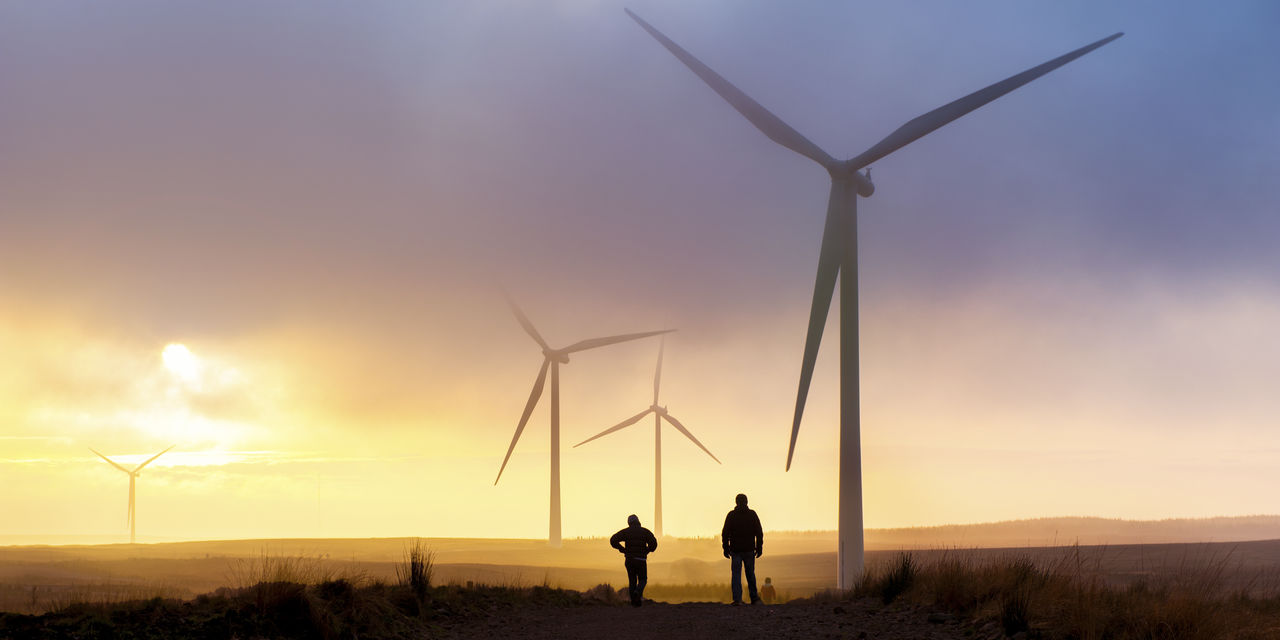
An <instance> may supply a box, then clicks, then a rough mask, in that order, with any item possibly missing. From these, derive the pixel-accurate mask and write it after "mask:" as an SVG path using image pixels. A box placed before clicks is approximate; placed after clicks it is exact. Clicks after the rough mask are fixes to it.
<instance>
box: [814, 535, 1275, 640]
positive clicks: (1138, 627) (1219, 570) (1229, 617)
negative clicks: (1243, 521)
mask: <svg viewBox="0 0 1280 640" xmlns="http://www.w3.org/2000/svg"><path fill="white" fill-rule="evenodd" d="M1237 574H1238V570H1237V569H1236V568H1234V567H1233V565H1232V563H1231V558H1230V554H1227V555H1226V556H1222V557H1215V556H1209V557H1201V558H1191V557H1187V558H1183V559H1182V561H1181V563H1180V565H1179V566H1177V567H1172V568H1164V569H1163V570H1161V571H1153V572H1152V573H1151V575H1149V576H1142V577H1138V578H1136V579H1133V580H1130V581H1127V582H1125V581H1121V580H1117V579H1115V577H1114V576H1109V575H1108V574H1107V573H1106V572H1104V571H1103V566H1102V562H1101V561H1100V560H1096V559H1095V560H1094V561H1092V562H1085V561H1082V560H1081V557H1080V553H1079V549H1078V548H1072V549H1069V550H1068V551H1067V552H1066V553H1064V554H1063V555H1062V556H1061V557H1060V558H1058V559H1056V560H1052V561H1048V562H1043V563H1036V562H1034V561H1033V560H1032V559H1030V558H1027V557H1024V556H1019V555H1016V554H1011V555H1008V556H1005V557H1000V558H996V559H993V560H989V561H986V562H980V561H975V560H970V559H966V558H964V557H962V554H959V553H957V554H955V555H952V554H942V555H941V556H937V557H934V558H932V559H930V560H928V561H924V562H921V561H917V560H915V559H913V558H912V556H911V555H910V554H906V553H904V554H899V555H898V556H896V557H895V558H894V559H892V560H891V561H889V562H887V563H885V564H882V565H879V566H873V567H869V568H868V571H867V572H866V574H865V575H864V577H863V579H862V581H861V582H860V583H859V584H858V586H857V587H856V588H855V589H854V590H853V591H852V592H850V593H848V594H846V597H875V598H879V599H881V600H882V601H883V602H885V603H889V602H893V601H896V600H902V601H905V602H907V603H910V604H912V605H916V606H924V607H927V608H929V609H931V610H937V611H942V612H947V613H952V614H955V615H957V616H961V617H963V618H967V619H970V620H972V621H974V623H975V624H976V626H977V628H978V629H980V630H985V632H986V633H988V634H989V635H990V637H992V638H995V637H1004V636H1013V635H1015V634H1018V633H1025V634H1027V636H1028V637H1031V638H1036V637H1044V638H1072V639H1080V640H1094V639H1104V638H1106V639H1116V640H1128V639H1133V640H1138V639H1142V640H1156V639H1170V640H1173V639H1178V640H1201V639H1203V640H1210V639H1214V640H1217V639H1222V638H1238V639H1242V640H1243V639H1252V638H1278V637H1280V593H1277V592H1275V591H1274V590H1270V591H1267V590H1263V589H1261V588H1259V587H1258V586H1257V585H1258V584H1261V583H1262V582H1263V581H1262V580H1259V581H1255V583H1254V584H1250V585H1249V586H1248V587H1246V588H1237V587H1233V586H1232V583H1231V582H1230V581H1229V580H1228V576H1230V575H1237ZM836 595H837V594H827V596H826V597H827V598H831V597H834V596H836Z"/></svg>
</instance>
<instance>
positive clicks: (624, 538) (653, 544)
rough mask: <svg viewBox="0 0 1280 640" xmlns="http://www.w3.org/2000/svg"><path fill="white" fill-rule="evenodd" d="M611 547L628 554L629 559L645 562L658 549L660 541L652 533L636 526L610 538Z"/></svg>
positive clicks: (629, 527)
mask: <svg viewBox="0 0 1280 640" xmlns="http://www.w3.org/2000/svg"><path fill="white" fill-rule="evenodd" d="M609 546H611V547H613V548H614V549H617V550H618V551H621V552H622V553H624V554H626V556H627V557H628V558H639V559H641V560H643V559H644V558H645V556H647V555H649V554H650V553H651V552H653V551H656V550H657V549H658V539H657V538H655V537H653V532H652V531H650V530H648V529H646V528H644V527H642V526H640V525H638V524H634V525H631V526H628V527H627V528H626V529H623V530H622V531H619V532H617V533H615V534H613V537H611V538H609Z"/></svg>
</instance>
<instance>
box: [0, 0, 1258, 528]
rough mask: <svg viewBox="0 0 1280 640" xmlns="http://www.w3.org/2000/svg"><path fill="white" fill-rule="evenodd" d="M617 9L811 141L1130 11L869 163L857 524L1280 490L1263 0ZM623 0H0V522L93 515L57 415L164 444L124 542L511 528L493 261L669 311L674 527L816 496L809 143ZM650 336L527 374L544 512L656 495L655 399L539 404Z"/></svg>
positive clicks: (78, 443)
mask: <svg viewBox="0 0 1280 640" xmlns="http://www.w3.org/2000/svg"><path fill="white" fill-rule="evenodd" d="M629 2H630V4H627V5H625V6H628V7H630V8H631V9H632V10H634V11H635V12H636V13H637V14H639V15H640V16H642V17H644V18H645V19H646V20H648V21H649V22H650V23H652V24H653V25H654V26H655V27H657V28H658V29H660V30H662V31H663V32H664V33H665V34H666V35H667V36H669V37H670V38H672V39H673V40H675V41H676V42H677V43H679V44H681V45H682V46H683V47H685V48H686V49H688V50H689V51H690V52H691V53H693V54H694V55H695V56H698V57H699V58H700V59H701V60H702V61H703V62H705V63H706V64H708V65H709V66H710V67H712V68H713V69H715V70H717V71H718V72H720V73H721V74H722V75H723V76H725V77H726V78H728V79H729V80H730V81H731V82H733V83H735V84H736V85H737V86H738V87H739V88H741V89H742V90H743V91H745V92H746V93H748V94H749V95H751V96H753V97H754V98H755V99H756V100H758V101H759V102H760V103H762V104H763V105H764V106H766V107H767V108H769V109H770V110H772V111H773V112H774V113H775V114H777V115H778V116H779V117H781V118H782V119H783V120H785V121H787V122H788V123H789V124H791V125H792V126H793V127H794V128H796V129H797V130H798V131H800V132H801V133H803V134H804V135H805V136H806V137H808V138H809V139H811V140H813V141H814V142H815V143H816V144H818V146H820V147H822V148H823V149H825V150H826V151H827V152H829V153H831V154H832V155H834V156H837V157H841V158H845V157H851V156H853V155H856V154H857V153H859V152H861V151H862V150H863V149H865V148H866V147H868V146H870V145H871V144H873V143H875V142H876V141H878V140H879V139H880V138H881V137H883V136H884V135H886V134H888V133H889V132H890V131H892V130H893V129H895V128H896V127H897V126H898V125H900V124H902V123H903V122H905V121H907V120H909V119H911V118H913V117H915V116H917V115H919V114H922V113H924V112H926V111H929V110H931V109H933V108H935V107H937V106H939V105H941V104H944V103H946V102H949V101H951V100H953V99H955V98H957V97H960V96H962V95H965V94H967V93H969V92H971V91H973V90H976V89H978V88H981V87H983V86H985V85H987V84H990V83H992V82H995V81H997V80H1000V79H1003V78H1005V77H1007V76H1009V75H1012V74H1014V73H1017V72H1019V71H1022V70H1023V69H1026V68H1029V67H1031V66H1034V65H1036V64H1039V63H1041V62H1043V61H1045V60H1048V59H1050V58H1053V57H1056V56H1058V55H1060V54H1062V53H1065V52H1066V51H1069V50H1072V49H1075V48H1077V47H1080V46H1082V45H1084V44H1087V43H1089V42H1092V41H1094V40H1097V39H1099V38H1102V37H1105V36H1107V35H1110V34H1112V33H1114V32H1117V31H1124V32H1125V33H1126V35H1125V36H1124V37H1123V38H1120V39H1119V40H1117V41H1115V42H1113V43H1111V44H1109V45H1107V46H1105V47H1103V48H1101V49H1099V50H1097V51H1095V52H1093V53H1090V54H1089V55H1087V56H1085V57H1083V58H1081V59H1079V60H1077V61H1075V62H1072V63H1071V64H1069V65H1067V66H1066V67H1063V68H1062V69H1059V70H1057V71H1054V72H1053V73H1051V74H1049V75H1047V76H1045V77H1043V78H1041V79H1039V80H1036V81H1034V82H1033V83H1031V84H1029V85H1027V86H1026V87H1023V88H1021V89H1019V90H1017V91H1015V92H1013V93H1011V94H1009V95H1007V96H1005V97H1003V98H1001V99H999V100H997V101H996V102H994V103H992V104H990V105H987V106H985V107H983V108H981V109H980V110H978V111H976V112H974V113H972V114H970V115H967V116H965V117H963V118H961V119H960V120H958V121H956V122H954V123H952V124H950V125H948V126H947V127H945V128H943V129H941V130H939V131H937V132H935V133H932V134H930V135H929V136H927V137H925V138H922V139H920V140H918V141H916V142H914V143H912V144H910V145H909V146H907V147H905V148H903V149H901V150H899V151H897V152H896V153H894V154H892V155H891V156H889V157H887V158H884V159H883V160H881V161H879V162H877V163H875V165H874V166H873V167H872V170H873V179H874V180H875V183H876V187H877V190H876V193H875V194H874V195H873V196H872V197H870V198H867V199H863V200H861V202H860V203H859V234H860V239H859V242H860V246H859V248H860V265H859V267H860V274H859V282H860V286H861V291H862V298H861V305H862V306H861V310H862V315H861V324H860V326H861V333H862V335H861V345H862V357H861V371H862V381H861V385H862V398H863V406H862V444H863V461H864V466H863V477H864V482H865V507H864V512H865V518H866V525H867V526H869V527H899V526H922V525H936V524H950V523H970V522H985V521H993V520H1005V519H1014V518H1033V517H1041V516H1066V515H1091V516H1104V517H1116V518H1129V519H1149V518H1166V517H1207V516H1218V515H1247V514H1258V513H1276V512H1277V506H1276V502H1275V498H1274V487H1275V486H1276V485H1277V484H1280V466H1277V465H1275V464H1274V461H1275V460H1276V459H1277V457H1280V439H1278V438H1277V436H1276V431H1275V427H1276V426H1277V418H1276V416H1277V415H1280V394H1276V393H1275V384H1276V381H1277V380H1280V339H1277V337H1276V333H1275V327H1277V326H1280V277H1277V276H1280V251H1277V250H1276V248H1277V246H1276V245H1277V244H1278V243H1280V216H1277V215H1276V214H1277V213H1278V212H1280V188H1278V187H1277V186H1276V185H1277V184H1278V183H1277V181H1276V180H1275V179H1274V176H1275V175H1276V174H1277V173H1278V172H1280V84H1277V83H1276V82H1275V78H1276V77H1280V41H1277V40H1276V39H1275V37H1274V30H1275V26H1276V25H1277V24H1280V6H1277V5H1276V4H1275V3H1273V2H1270V1H1269V0H1256V1H1241V2H1234V3H1227V4H1225V5H1224V4H1222V3H1210V2H1190V3H1180V4H1178V6H1177V7H1176V8H1174V7H1173V6H1172V5H1170V4H1168V3H1165V2H1155V1H1153V0H1149V1H1135V2H1125V3H1116V2H1106V1H1103V0H1085V1H1082V2H1070V3H1038V2H1025V1H1018V2H1015V1H1012V0H1010V1H995V0H983V1H980V2H966V3H960V2H946V1H942V0H930V1H921V2H912V3H897V2H864V1H851V2H819V1H814V2H802V3H770V2H755V1H749V2H740V1H730V0H706V1H704V2H698V3H688V2H675V1H670V0H629ZM623 7H624V4H622V3H620V2H613V1H608V0H601V1H598V2H597V1H590V0H557V1H555V2H532V1H527V0H506V1H495V2H483V3H477V2H464V1H461V0H458V1H448V0H444V1H440V2H375V3H358V4H353V3H338V2H305V3H304V2H278V3H270V4H263V3H256V2H248V1H243V0H236V1H231V2H219V3H196V2H160V1H153V2H144V1H138V0H126V1H123V2H115V3H110V4H109V5H107V4H102V3H89V2H65V3H16V2H14V3H4V4H0V96H3V98H2V103H0V104H2V106H0V363H2V365H0V486H4V487H5V490H4V491H3V492H0V513H4V514H5V516H6V517H4V518H2V519H0V536H29V537H30V536H35V537H39V536H41V535H48V536H54V535H102V536H120V537H121V538H122V539H123V538H124V537H125V536H127V527H126V526H125V515H126V514H125V511H126V501H127V491H128V489H127V478H126V476H125V475H124V474H122V473H120V472H119V471H118V470H116V469H114V468H112V467H110V466H109V465H107V464H106V463H105V462H103V461H101V460H100V459H99V458H97V456H95V455H94V454H93V453H92V452H91V451H90V450H89V448H90V447H93V448H94V449H97V450H98V451H101V452H103V453H104V454H106V455H108V456H111V457H113V459H116V460H118V461H121V462H122V464H126V465H127V464H138V463H140V462H142V461H143V460H145V459H146V458H148V457H150V456H151V455H154V454H155V453H156V452H158V451H160V450H162V449H164V448H165V447H168V446H170V445H174V444H176V445H177V446H176V447H175V448H174V449H173V451H171V452H169V453H166V454H165V455H164V456H162V457H160V458H159V459H157V460H156V461H155V462H154V463H152V464H151V465H150V466H149V467H147V469H145V470H144V471H143V472H142V474H141V476H140V478H139V480H138V490H137V491H138V532H139V537H140V539H203V538H241V537H244V538H247V537H285V536H308V537H309V536H360V537H365V536H402V535H416V536H481V537H528V538H536V537H542V536H545V535H546V532H547V524H548V523H547V518H548V513H547V509H548V507H547V503H548V498H547V491H548V473H549V445H550V441H549V416H548V404H547V399H548V398H547V397H545V396H544V398H543V401H542V403H541V404H540V405H539V407H538V409H537V410H536V411H535V413H534V415H533V418H532V419H531V421H530V423H529V426H528V427H527V428H526V429H525V431H524V434H523V436H522V437H521V439H520V441H519V443H518V445H517V446H516V449H515V453H514V455H513V457H512V459H511V462H510V464H509V465H508V467H507V469H506V471H505V472H504V473H503V476H502V479H501V482H500V483H498V484H497V485H496V486H495V485H494V478H495V476H496V475H497V471H498V467H499V465H500V464H501V461H502V457H503V455H504V454H505V453H506V449H507V445H508V444H509V442H510V440H511V437H512V434H513V432H514V430H515V426H516V422H517V420H518V419H519V416H520V412H521V410H522V409H523V407H524V404H525V401H526V399H527V397H528V394H529V389H530V386H531V385H532V384H533V380H534V378H535V377H536V375H537V371H538V367H539V366H540V364H541V354H540V352H539V348H538V347H537V345H535V344H534V343H533V341H531V340H530V339H529V337H528V336H527V335H525V334H524V332H523V331H522V330H521V329H520V327H519V325H518V324H517V323H516V321H515V320H514V319H513V318H512V316H511V314H510V312H509V311H508V310H507V307H506V303H505V302H504V299H503V293H502V292H503V291H504V290H505V291H506V292H508V293H509V294H510V295H511V296H512V298H514V299H515V300H516V301H518V302H519V304H520V305H521V306H522V307H523V308H524V310H525V312H526V313H527V314H528V316H529V317H530V319H531V320H532V322H533V323H534V324H535V325H536V326H537V327H538V329H539V331H540V332H541V333H542V335H544V336H545V337H546V338H547V340H548V341H549V342H550V343H552V345H553V346H562V345H566V344H568V343H571V342H574V341H577V340H580V339H583V338H588V337H595V336H603V335H612V334H617V333H627V332H634V331H646V330H653V329H659V328H666V327H671V328H676V329H678V331H677V332H676V333H673V334H671V335H670V336H668V339H667V340H666V351H665V361H664V369H663V377H662V399H661V403H662V404H664V405H666V406H667V407H668V409H669V410H670V412H671V413H672V415H674V416H676V417H677V418H678V419H679V420H680V421H681V422H682V423H683V424H684V425H686V426H687V427H688V428H689V429H690V431H691V432H692V433H693V434H694V435H695V436H697V437H698V439H699V440H700V441H701V442H702V443H704V444H705V445H706V446H707V447H708V449H710V451H711V452H712V453H714V454H715V455H716V457H718V458H719V459H720V460H721V461H722V462H723V464H717V463H716V462H715V461H713V460H711V459H710V458H709V457H707V456H706V455H705V454H704V453H702V452H701V451H699V450H698V449H697V448H696V447H694V446H693V445H692V444H691V443H689V442H688V441H687V440H685V439H684V438H683V437H681V436H680V435H679V434H678V433H676V432H675V431H674V430H671V429H667V430H666V431H665V432H664V434H663V445H664V449H663V463H664V466H663V473H664V478H663V479H664V486H665V489H666V493H665V495H664V508H665V513H664V520H665V524H666V532H667V533H669V534H676V535H686V536H707V535H716V534H717V532H718V531H719V526H720V524H721V522H722V519H723V515H724V512H725V511H726V510H728V509H729V508H731V507H732V505H733V495H734V494H736V493H738V492H745V493H747V494H748V495H749V496H750V497H751V503H752V506H753V507H754V508H756V509H757V511H758V512H759V513H760V514H761V517H762V520H763V521H764V524H765V528H766V529H774V530H811V529H834V528H835V516H836V472H837V458H836V453H835V450H836V444H837V440H838V435H837V424H836V422H837V419H838V411H839V407H838V396H837V383H838V375H837V374H838V372H837V368H836V365H837V357H836V352H835V347H836V345H837V336H838V328H837V326H836V324H835V322H834V318H835V314H834V313H833V314H832V320H833V322H831V323H829V324H828V328H827V333H826V340H825V341H824V345H823V350H822V352H821V353H820V355H819V359H818V365H817V371H816V374H815V378H814V385H813V388H812V390H811V392H810V398H809V401H808V405H807V409H806V413H805V418H804V423H803V425H802V427H801V431H800V436H799V442H798V445H797V452H796V459H795V463H794V465H793V467H792V469H791V471H789V472H784V468H783V467H784V462H785V457H786V447H787V441H788V438H789V434H790V426H791V415H792V411H793V403H794V401H795V392H796V383H797V379H798V375H799V368H800V359H801V353H802V348H803V343H804V330H805V326H806V321H807V315H808V312H809V300H810V297H811V296H812V287H813V277H814V272H815V269H816V264H817V255H818V246H819V240H820V238H821V232H822V222H823V216H824V214H825V207H826V197H827V193H828V182H829V180H828V177H827V176H826V175H825V172H824V171H823V170H822V169H821V168H820V167H818V166H816V165H815V164H814V163H812V162H811V161H809V160H807V159H805V158H803V157H801V156H798V155H796V154H794V153H792V152H790V151H788V150H786V149H783V148H781V147H778V146H777V145H775V144H774V143H772V142H770V141H769V140H768V139H767V138H765V137H764V136H763V135H761V134H760V133H759V132H758V131H756V130H755V129H754V128H753V127H752V126H751V125H750V124H748V123H747V122H746V121H745V120H744V119H743V118H741V117H740V116H739V115H738V114H737V113H736V112H735V111H733V109H732V108H730V107H729V106H728V105H727V104H725V103H724V102H723V101H722V100H721V99H720V98H719V97H718V96H717V95H716V94H715V93H713V92H712V91H711V90H710V89H708V88H707V87H705V86H704V85H703V84H702V83H701V81H699V80H698V79H697V77H695V76H694V75H693V74H692V73H690V72H689V71H688V70H687V69H686V68H684V67H683V66H682V65H681V64H680V63H679V62H678V61H677V60H676V59H675V58H673V57H672V56H671V55H670V54H669V53H668V52H667V51H666V50H664V49H663V48H662V47H661V46H660V45H659V44H658V43H657V42H655V41H654V40H653V39H652V38H650V37H649V36H648V35H647V34H646V33H645V32H644V31H642V30H641V29H640V28H639V27H638V26H637V25H636V24H635V23H633V22H632V21H631V20H630V19H629V18H627V16H626V15H625V14H624V12H623ZM171 345H175V346H171ZM176 345H181V347H178V346H176ZM167 347H168V348H169V351H167V352H166V348H167ZM184 349H185V351H184ZM657 349H658V343H657V341H656V340H655V339H648V340H643V341H637V342H631V343H627V344H623V345H617V346H613V347H608V348H605V349H600V350H597V351H590V352H584V353H580V354H575V355H573V356H572V358H571V362H570V363H569V364H567V365H565V366H564V368H563V369H562V375H561V393H562V400H561V419H562V426H561V429H562V447H563V449H564V450H563V452H562V468H563V471H562V473H563V484H564V533H565V535H566V536H568V537H576V536H600V535H608V534H610V533H612V531H614V530H616V529H618V528H620V527H622V526H623V525H624V523H625V518H626V516H627V515H628V514H630V513H636V514H638V515H640V517H641V519H642V521H644V522H645V523H646V524H648V523H650V522H651V521H652V517H653V516H652V512H653V444H652V442H653V433H652V426H651V423H650V422H648V421H645V422H642V423H641V424H638V425H635V426H633V427H630V428H628V429H626V430H624V431H622V432H620V433H617V434H614V435H611V436H609V437H607V438H602V439H601V440H598V441H594V442H592V443H590V444H588V445H585V446H583V447H581V448H576V449H575V448H572V445H573V444H575V443H577V442H579V441H581V440H583V439H586V438H587V437H589V436H591V435H594V434H595V433H597V432H599V431H601V430H603V429H605V428H607V427H608V426H611V425H613V424H616V423H618V422H620V421H621V420H623V419H624V418H626V417H629V416H631V415H634V414H635V413H637V412H639V411H641V410H643V409H644V408H645V407H647V406H648V404H649V402H650V399H651V398H650V396H651V392H652V391H651V390H652V376H653V367H654V362H655V359H656V356H657ZM165 353H168V354H169V357H168V358H166V357H164V354H165Z"/></svg>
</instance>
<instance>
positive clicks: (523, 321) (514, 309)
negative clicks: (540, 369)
mask: <svg viewBox="0 0 1280 640" xmlns="http://www.w3.org/2000/svg"><path fill="white" fill-rule="evenodd" d="M507 304H509V305H511V313H514V314H515V316H516V320H517V321H519V322H520V326H521V327H524V332H525V333H527V334H529V337H531V338H533V340H534V342H537V343H538V346H540V347H542V348H543V349H550V348H551V347H548V346H547V341H546V340H543V339H542V336H541V335H540V334H539V333H538V330H537V329H535V328H533V323H532V322H529V318H527V317H525V315H524V312H523V311H521V310H520V306H519V305H517V304H516V301H515V300H512V299H511V297H510V296H508V297H507Z"/></svg>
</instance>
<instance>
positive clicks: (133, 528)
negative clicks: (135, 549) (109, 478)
mask: <svg viewBox="0 0 1280 640" xmlns="http://www.w3.org/2000/svg"><path fill="white" fill-rule="evenodd" d="M176 446H178V445H176V444H172V445H169V449H172V448H174V447H176ZM169 449H165V450H164V451H161V452H160V453H157V454H155V455H154V456H151V457H150V458H147V461H146V462H143V463H142V464H140V465H138V466H137V468H135V469H134V470H133V471H130V470H128V469H126V468H124V467H122V466H120V465H118V464H116V463H115V461H114V460H112V459H111V458H108V457H106V456H104V455H102V454H101V453H98V450H97V449H94V448H93V447H89V450H90V451H92V452H94V453H98V457H99V458H102V459H103V460H106V461H107V463H108V464H110V465H111V466H113V467H115V468H117V469H119V470H121V471H123V472H125V473H127V474H129V544H133V543H134V540H135V539H136V538H137V532H138V518H137V508H136V507H135V506H134V505H135V504H136V503H135V500H134V486H135V485H136V484H137V480H138V473H139V472H140V471H142V468H143V467H145V466H147V465H149V464H151V461H152V460H155V459H156V458H159V457H160V456H162V455H164V454H165V452H166V451H168V450H169Z"/></svg>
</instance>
